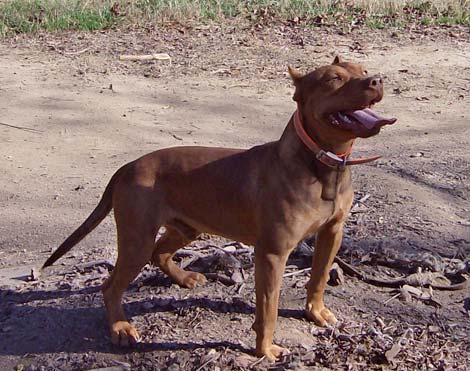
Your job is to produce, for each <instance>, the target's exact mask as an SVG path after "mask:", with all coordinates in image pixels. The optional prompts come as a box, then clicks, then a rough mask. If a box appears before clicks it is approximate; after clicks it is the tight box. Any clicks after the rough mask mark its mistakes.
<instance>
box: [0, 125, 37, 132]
mask: <svg viewBox="0 0 470 371" xmlns="http://www.w3.org/2000/svg"><path fill="white" fill-rule="evenodd" d="M0 125H3V126H6V127H8V128H12V129H18V130H24V131H29V132H31V133H35V134H40V133H42V132H43V131H41V130H38V129H33V128H28V127H25V126H16V125H10V124H6V123H4V122H0Z"/></svg>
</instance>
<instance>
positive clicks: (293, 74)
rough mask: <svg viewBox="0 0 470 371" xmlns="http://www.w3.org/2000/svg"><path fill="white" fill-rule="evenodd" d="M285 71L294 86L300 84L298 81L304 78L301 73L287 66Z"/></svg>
mask: <svg viewBox="0 0 470 371" xmlns="http://www.w3.org/2000/svg"><path fill="white" fill-rule="evenodd" d="M287 69H288V70H289V75H290V77H291V78H292V81H294V84H297V83H298V82H300V80H302V77H304V76H303V75H302V73H301V72H300V71H299V70H297V69H296V68H294V67H291V66H287Z"/></svg>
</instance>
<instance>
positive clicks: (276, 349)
mask: <svg viewBox="0 0 470 371" xmlns="http://www.w3.org/2000/svg"><path fill="white" fill-rule="evenodd" d="M289 353H290V352H289V350H288V349H286V348H283V347H280V346H279V345H275V344H272V345H271V346H270V347H269V348H267V349H260V350H258V349H257V350H256V355H257V356H258V357H266V358H267V359H268V360H269V361H271V362H275V361H276V360H278V359H279V357H281V356H282V355H285V354H289Z"/></svg>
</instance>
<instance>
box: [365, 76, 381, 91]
mask: <svg viewBox="0 0 470 371" xmlns="http://www.w3.org/2000/svg"><path fill="white" fill-rule="evenodd" d="M368 80H369V86H370V87H371V88H379V89H380V88H382V87H383V80H382V76H380V75H375V76H372V77H369V79H368Z"/></svg>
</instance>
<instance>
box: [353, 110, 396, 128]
mask: <svg viewBox="0 0 470 371" xmlns="http://www.w3.org/2000/svg"><path fill="white" fill-rule="evenodd" d="M347 115H348V116H351V117H353V118H355V119H356V120H357V121H359V122H360V123H361V124H362V125H364V126H365V127H366V128H367V129H373V128H375V127H382V126H384V125H391V124H393V123H394V122H395V121H397V119H396V118H386V117H382V116H380V115H379V114H378V113H377V112H375V111H372V110H371V109H370V108H365V109H362V110H358V111H351V112H347Z"/></svg>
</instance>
